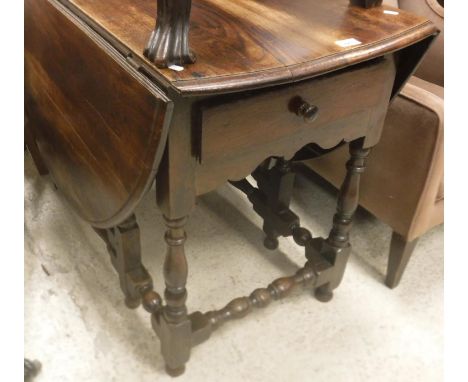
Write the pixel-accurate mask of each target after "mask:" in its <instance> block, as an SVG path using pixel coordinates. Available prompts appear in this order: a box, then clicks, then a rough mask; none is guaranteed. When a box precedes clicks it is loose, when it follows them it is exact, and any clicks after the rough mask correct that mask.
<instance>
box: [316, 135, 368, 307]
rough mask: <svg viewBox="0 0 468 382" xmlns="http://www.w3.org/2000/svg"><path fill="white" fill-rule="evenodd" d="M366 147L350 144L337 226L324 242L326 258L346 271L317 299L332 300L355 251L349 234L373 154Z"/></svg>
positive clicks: (318, 293) (322, 289)
mask: <svg viewBox="0 0 468 382" xmlns="http://www.w3.org/2000/svg"><path fill="white" fill-rule="evenodd" d="M363 146H364V140H363V139H358V140H355V141H353V142H351V143H350V144H349V153H350V156H351V158H350V159H349V160H348V162H347V163H346V169H347V171H346V177H345V179H344V181H343V184H342V185H341V188H340V192H339V194H338V204H337V209H336V214H335V216H334V217H333V227H332V229H331V231H330V234H329V236H328V239H327V240H326V241H325V242H323V243H321V244H322V248H321V252H322V254H323V256H324V257H325V258H327V259H328V260H329V261H330V262H331V263H332V264H334V265H335V266H336V267H337V268H342V269H343V272H336V273H335V275H336V276H338V277H336V278H334V279H333V280H332V281H331V282H330V283H327V284H325V285H323V286H321V287H320V288H319V289H317V291H316V294H315V296H316V297H317V299H319V300H320V301H323V302H328V301H330V300H331V298H332V296H333V289H335V288H337V287H338V285H339V284H340V283H341V280H342V277H343V274H344V268H345V266H346V263H347V261H348V257H349V255H350V252H351V245H350V243H349V232H350V230H351V224H352V220H353V215H354V212H355V211H356V209H357V206H358V204H359V184H360V179H361V174H362V173H363V172H364V170H365V165H366V158H367V156H368V155H369V151H370V149H365V148H363Z"/></svg>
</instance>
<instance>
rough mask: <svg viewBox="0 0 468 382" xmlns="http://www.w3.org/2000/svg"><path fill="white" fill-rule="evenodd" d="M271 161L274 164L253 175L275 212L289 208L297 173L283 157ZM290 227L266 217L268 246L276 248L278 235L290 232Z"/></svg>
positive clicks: (264, 225)
mask: <svg viewBox="0 0 468 382" xmlns="http://www.w3.org/2000/svg"><path fill="white" fill-rule="evenodd" d="M272 162H273V163H269V165H270V166H273V167H272V168H271V169H268V167H269V166H265V165H264V166H260V167H259V168H258V169H257V170H256V171H255V172H254V173H253V174H252V175H253V177H254V178H255V180H256V181H257V185H258V189H259V190H260V191H262V192H263V193H264V194H265V195H266V197H267V204H268V205H269V207H270V209H271V211H272V212H274V213H281V212H282V211H286V210H289V205H290V203H291V198H292V193H293V189H294V179H295V174H294V172H292V171H291V163H290V162H289V161H286V160H284V159H283V158H277V159H273V160H272ZM289 231H290V227H286V230H285V229H280V228H279V227H278V226H277V225H276V226H275V224H274V222H273V221H272V220H271V219H264V221H263V232H265V235H266V237H265V240H264V242H263V244H264V245H265V247H266V248H268V249H271V250H274V249H276V248H278V237H279V236H286V235H289V234H290V232H289Z"/></svg>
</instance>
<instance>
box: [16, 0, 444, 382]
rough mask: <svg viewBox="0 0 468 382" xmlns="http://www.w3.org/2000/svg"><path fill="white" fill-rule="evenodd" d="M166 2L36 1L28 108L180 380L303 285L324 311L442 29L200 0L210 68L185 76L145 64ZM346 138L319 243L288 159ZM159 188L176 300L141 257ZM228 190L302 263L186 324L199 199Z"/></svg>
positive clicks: (344, 0)
mask: <svg viewBox="0 0 468 382" xmlns="http://www.w3.org/2000/svg"><path fill="white" fill-rule="evenodd" d="M377 2H378V1H377ZM160 3H161V2H160ZM366 3H369V4H370V3H374V1H369V2H366ZM155 5H156V1H153V0H151V1H150V0H27V1H26V20H25V25H26V31H25V32H26V44H25V45H26V54H25V57H26V77H25V80H26V81H25V82H26V109H27V113H28V116H29V119H30V121H31V128H32V130H33V131H34V134H33V135H31V136H33V137H34V138H33V139H34V140H35V141H36V142H37V147H38V153H39V154H40V155H41V156H42V157H43V159H44V162H45V164H46V165H47V167H48V169H49V170H50V172H51V175H52V176H53V177H54V179H55V181H56V183H57V185H58V187H59V189H60V190H62V191H63V193H64V194H65V195H66V196H67V197H68V199H69V200H70V201H71V203H72V205H73V206H74V207H75V210H77V211H78V212H79V213H81V215H82V216H83V217H84V218H85V219H87V220H88V222H90V223H91V224H92V225H93V226H94V227H95V229H96V231H97V232H98V233H99V235H100V236H101V237H102V238H103V239H104V241H105V243H106V245H107V248H108V250H109V252H110V254H111V256H112V263H113V265H114V267H115V269H116V270H117V272H118V274H119V277H120V284H121V288H122V291H123V292H124V294H125V298H126V302H127V305H128V306H129V307H132V308H133V307H136V306H137V305H139V304H140V302H143V305H144V307H145V309H146V310H147V311H148V312H150V313H151V323H152V326H153V329H154V330H155V332H156V334H157V335H158V337H159V339H160V345H161V351H162V354H163V357H164V360H165V363H166V367H167V370H168V372H169V373H170V374H171V375H177V374H180V373H182V372H183V370H184V368H185V363H186V362H187V361H188V359H189V356H190V352H191V348H192V347H193V346H195V345H197V344H199V343H201V342H203V341H204V340H206V339H207V338H208V337H209V336H210V334H211V332H212V331H213V329H216V328H217V327H218V326H220V325H221V324H222V323H224V322H225V321H227V320H229V319H230V318H241V317H243V316H244V315H246V314H247V313H249V312H250V311H251V310H252V307H263V306H265V305H267V304H268V303H269V302H270V301H272V300H276V299H279V298H281V297H283V296H285V295H287V294H288V293H289V292H290V291H291V290H293V289H294V288H295V287H297V286H300V285H301V286H306V287H309V288H311V289H314V290H315V293H316V297H317V298H318V299H319V300H320V301H322V302H326V301H329V300H330V299H331V298H332V295H333V290H334V289H335V288H336V287H338V285H339V284H340V282H341V280H342V278H343V274H344V271H345V268H346V263H347V260H348V257H349V255H350V252H351V247H350V244H349V229H350V227H351V220H352V215H353V213H354V210H355V209H356V206H357V203H358V194H359V179H360V174H361V173H362V171H363V170H364V167H365V158H366V156H367V154H368V152H369V149H370V146H372V145H375V144H376V143H377V142H378V140H379V137H380V133H381V129H382V123H383V119H384V116H385V113H386V107H387V105H388V102H389V101H390V99H391V97H392V96H393V95H395V94H396V93H397V92H398V89H399V88H400V87H401V85H402V84H403V83H404V82H405V81H406V79H407V78H408V76H409V75H410V74H411V71H412V70H413V69H414V67H415V66H416V65H417V63H418V61H419V60H420V58H421V57H422V55H423V54H424V52H425V50H426V49H427V47H428V45H429V43H430V42H431V41H432V39H433V37H434V35H435V34H436V29H435V28H434V27H433V25H432V24H430V23H429V22H426V21H425V20H424V19H421V18H419V17H416V16H412V15H409V14H407V13H404V12H400V13H398V14H388V13H384V10H385V9H386V8H385V7H374V8H371V9H364V8H361V7H354V6H350V5H349V2H348V0H336V1H335V0H333V1H332V0H329V1H324V0H307V1H305V0H263V1H262V0H236V1H234V0H232V1H231V0H193V1H192V18H191V33H190V39H191V46H192V49H193V50H194V51H195V53H196V54H197V58H198V60H197V62H196V63H195V64H193V65H189V66H186V68H185V69H184V70H182V71H174V70H171V69H158V68H157V67H156V66H155V65H154V64H153V63H152V62H150V61H148V60H147V59H146V58H144V56H143V50H144V47H145V44H146V40H147V38H148V35H149V34H150V32H151V31H152V29H153V28H154V15H155V14H156V8H155ZM174 22H175V20H174ZM350 39H354V40H350ZM356 40H358V42H357V43H356ZM310 77H314V78H310ZM342 141H351V142H352V143H351V145H350V146H351V150H350V159H349V161H348V163H347V176H346V178H345V180H344V182H343V186H342V188H341V192H340V194H339V198H338V207H337V212H336V214H335V216H334V219H333V228H332V230H331V231H330V234H329V237H328V238H316V237H314V238H313V237H312V234H311V233H310V232H309V231H307V229H305V228H303V227H302V226H301V225H300V221H299V217H298V216H297V215H296V214H295V213H294V212H293V211H292V210H291V209H290V208H289V204H290V201H291V195H292V190H293V185H294V177H293V174H292V173H291V171H292V170H293V169H294V168H293V166H292V165H291V163H290V162H289V160H288V159H289V158H291V157H292V156H293V155H294V154H295V153H296V152H297V151H298V150H300V149H301V148H302V147H303V146H305V145H307V144H310V143H312V142H315V143H316V144H318V145H321V146H322V147H325V148H329V147H331V146H333V145H336V144H337V143H340V142H342ZM322 150H323V149H322ZM156 169H157V172H156ZM249 174H252V176H253V177H254V179H255V181H256V183H257V184H256V186H254V185H253V184H251V183H249V181H248V180H247V179H245V177H247V176H248V175H249ZM154 179H155V180H156V202H157V204H158V207H159V209H160V211H161V213H162V215H163V217H164V221H165V224H166V227H167V231H166V233H165V235H164V240H165V242H166V248H167V250H166V260H165V263H164V267H163V268H164V269H163V276H164V282H165V291H164V301H163V298H162V296H161V295H159V294H158V293H157V292H156V291H154V290H153V285H152V281H151V277H150V276H149V274H148V273H147V271H146V270H145V268H144V266H143V264H142V262H141V254H140V251H141V246H140V240H139V231H138V225H137V223H136V220H135V218H134V216H133V215H132V213H133V210H134V208H135V207H136V204H137V202H138V200H139V198H141V196H142V195H143V193H144V192H145V190H147V189H148V186H149V185H150V183H151V182H152V181H153V180H154ZM228 180H229V181H230V184H232V185H234V186H235V187H237V188H238V189H240V190H241V191H242V192H244V193H245V194H246V196H247V198H248V199H249V201H250V202H251V203H252V207H253V209H254V211H255V212H257V213H258V215H259V216H260V217H261V218H262V220H263V231H264V232H265V234H266V241H265V245H266V246H267V247H269V248H274V247H275V246H276V245H277V244H278V243H277V241H278V238H279V237H280V236H284V237H288V236H292V237H293V239H294V241H295V242H296V243H297V244H298V245H300V246H302V247H304V252H305V257H306V259H307V261H306V263H305V265H304V267H303V268H301V269H299V270H298V272H297V273H296V274H294V275H293V276H290V277H286V278H281V279H279V280H276V281H274V282H273V283H271V284H270V285H269V286H268V287H267V288H260V289H257V290H255V291H254V292H253V293H252V294H251V295H250V296H249V297H244V298H240V299H235V300H234V301H232V302H231V303H229V304H228V305H227V306H225V307H224V308H223V309H221V310H213V311H211V312H208V313H206V314H203V313H201V312H195V313H192V314H189V312H188V309H187V305H186V300H187V297H188V292H187V290H188V288H187V285H186V284H187V280H188V279H189V278H188V261H187V259H188V256H186V254H185V244H186V238H187V233H186V225H187V224H186V223H187V221H188V218H189V216H190V214H191V212H192V210H193V208H194V207H195V204H196V198H197V196H198V195H200V194H203V193H205V192H208V191H211V190H213V189H215V188H216V187H218V186H219V185H221V184H223V183H224V182H226V181H228ZM161 239H162V238H161ZM158 255H159V254H158Z"/></svg>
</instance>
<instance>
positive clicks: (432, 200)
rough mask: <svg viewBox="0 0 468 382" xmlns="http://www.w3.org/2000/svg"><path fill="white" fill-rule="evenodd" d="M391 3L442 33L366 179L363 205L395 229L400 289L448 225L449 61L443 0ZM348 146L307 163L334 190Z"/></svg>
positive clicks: (393, 272)
mask: <svg viewBox="0 0 468 382" xmlns="http://www.w3.org/2000/svg"><path fill="white" fill-rule="evenodd" d="M386 2H387V4H393V5H399V6H400V7H401V8H403V9H405V10H409V11H412V12H413V13H416V14H421V15H423V16H425V17H427V18H429V19H431V20H432V21H433V22H434V23H436V25H438V27H439V29H440V30H441V31H442V32H441V35H440V36H439V37H438V39H437V40H436V42H435V43H434V44H433V46H432V47H431V49H430V51H429V52H428V54H427V56H426V57H425V58H424V60H423V62H422V63H421V65H420V66H419V68H418V69H417V71H416V73H415V76H413V77H412V78H411V79H410V81H409V82H408V84H407V85H406V86H405V87H404V89H403V91H402V92H401V94H400V95H399V96H398V97H397V98H396V99H395V100H394V101H393V103H392V105H391V106H390V109H389V111H388V114H387V119H386V122H385V128H384V132H383V135H382V139H381V141H380V143H379V144H378V145H377V146H376V147H375V148H374V149H373V151H372V153H371V155H370V157H369V160H368V167H367V170H366V172H365V174H364V176H363V178H362V183H361V184H362V186H361V203H360V204H361V205H362V206H363V207H364V208H366V209H367V210H368V211H370V212H371V213H372V214H374V215H375V216H377V217H378V218H379V219H381V220H382V221H384V222H385V223H387V224H388V225H390V226H391V227H392V229H393V236H392V240H391V245H390V257H389V261H388V269H387V278H386V284H387V285H388V286H389V287H390V288H394V287H396V286H397V285H398V283H399V281H400V279H401V276H402V274H403V271H404V269H405V267H406V265H407V263H408V260H409V258H410V256H411V253H412V251H413V249H414V247H415V245H416V241H417V239H418V237H419V236H421V235H422V234H424V233H425V232H426V231H428V230H429V229H430V228H432V227H434V226H436V225H438V224H441V223H442V222H443V213H444V180H443V177H444V170H443V155H444V149H443V141H444V95H443V93H444V89H443V86H444V76H443V67H444V61H443V60H444V58H443V44H444V42H443V39H444V37H443V19H444V8H443V0H439V3H438V1H437V0H399V1H398V4H396V3H397V0H393V1H389V0H387V1H386ZM347 157H348V148H347V145H344V146H342V147H340V148H339V149H337V150H335V151H332V152H331V153H329V154H326V155H324V156H322V157H319V158H316V159H312V160H308V161H306V162H305V163H306V165H307V166H308V167H310V168H311V169H312V170H313V171H314V172H316V173H317V174H319V175H320V176H321V177H323V178H325V179H326V180H327V181H329V182H330V183H332V184H333V185H334V186H339V185H340V184H341V181H342V179H343V177H344V175H345V169H344V166H343V165H342V164H343V163H344V162H345V161H346V159H347Z"/></svg>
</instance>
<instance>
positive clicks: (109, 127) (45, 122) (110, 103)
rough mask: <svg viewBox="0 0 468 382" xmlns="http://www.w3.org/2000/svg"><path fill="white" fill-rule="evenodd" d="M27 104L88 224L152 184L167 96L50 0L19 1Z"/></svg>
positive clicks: (111, 215) (41, 143)
mask: <svg viewBox="0 0 468 382" xmlns="http://www.w3.org/2000/svg"><path fill="white" fill-rule="evenodd" d="M25 28H26V29H25V72H26V75H25V93H26V94H25V99H26V112H27V114H28V119H29V121H30V123H31V130H32V131H33V133H34V135H35V138H36V141H37V145H38V147H39V151H40V153H41V156H42V157H43V160H44V162H45V164H46V166H47V168H48V169H49V171H50V172H51V174H52V176H53V178H54V181H55V183H56V184H57V186H58V188H59V189H60V190H61V191H62V193H63V194H64V195H65V196H66V198H67V199H68V201H69V202H70V203H71V204H72V206H73V207H74V208H75V210H76V211H77V212H78V213H79V214H80V215H81V216H82V217H83V218H84V219H85V220H87V221H88V222H90V223H91V224H93V225H94V226H99V227H108V226H113V225H116V224H118V223H120V222H121V221H122V220H123V219H125V218H126V217H127V216H128V214H129V213H131V212H132V210H133V208H134V207H135V205H136V203H137V202H138V201H139V199H140V198H141V197H142V195H143V193H144V192H145V191H146V190H147V188H148V187H149V186H150V182H152V180H153V179H154V174H155V172H156V170H157V166H158V161H159V159H160V157H161V155H162V153H163V149H164V144H165V139H166V136H167V130H168V128H167V125H168V123H169V120H170V117H171V110H172V103H171V102H170V101H169V100H168V99H167V97H165V96H164V95H163V94H162V93H161V92H159V91H158V89H157V88H155V87H154V86H153V85H151V84H150V83H148V82H147V80H145V78H144V77H143V76H141V75H140V74H138V73H137V72H136V70H134V69H133V68H131V67H130V66H129V65H128V64H126V62H125V60H124V58H123V57H122V56H119V55H118V54H117V53H116V52H115V51H114V50H112V48H111V47H109V46H108V45H107V44H105V42H104V41H102V40H101V39H100V38H99V36H97V35H95V34H94V33H93V32H92V31H91V30H89V28H87V27H86V26H84V25H83V24H82V23H81V22H80V21H79V20H77V19H76V18H75V17H74V16H73V15H72V14H70V13H69V12H68V11H67V10H66V9H64V8H63V6H61V5H60V4H59V3H58V2H56V1H54V0H50V1H47V0H26V2H25Z"/></svg>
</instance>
